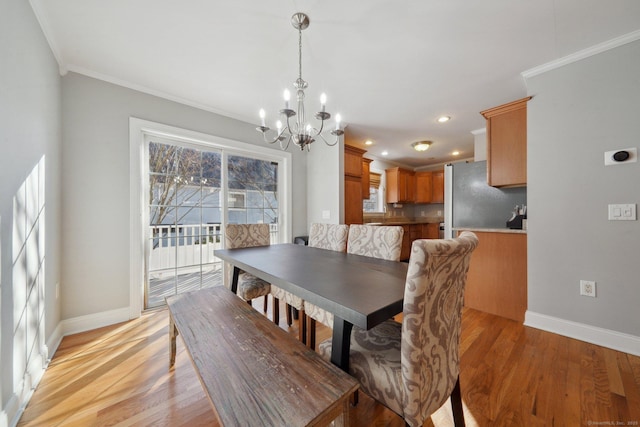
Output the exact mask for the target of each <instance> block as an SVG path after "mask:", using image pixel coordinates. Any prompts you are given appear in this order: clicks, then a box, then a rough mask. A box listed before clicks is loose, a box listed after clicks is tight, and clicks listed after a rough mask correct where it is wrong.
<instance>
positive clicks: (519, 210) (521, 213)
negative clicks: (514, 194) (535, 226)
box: [507, 205, 527, 230]
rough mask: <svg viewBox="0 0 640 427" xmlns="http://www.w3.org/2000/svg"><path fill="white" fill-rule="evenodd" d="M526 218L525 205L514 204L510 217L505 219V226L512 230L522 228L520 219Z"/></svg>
mask: <svg viewBox="0 0 640 427" xmlns="http://www.w3.org/2000/svg"><path fill="white" fill-rule="evenodd" d="M525 219H527V207H526V206H525V205H522V206H520V205H516V207H515V209H514V210H513V212H512V213H511V218H509V219H508V220H507V228H511V229H512V230H522V228H523V227H522V225H523V223H522V221H523V220H525Z"/></svg>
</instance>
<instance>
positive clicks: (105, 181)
mask: <svg viewBox="0 0 640 427" xmlns="http://www.w3.org/2000/svg"><path fill="white" fill-rule="evenodd" d="M62 93H63V102H62V117H63V120H62V122H63V135H64V143H63V172H62V187H63V188H64V193H63V198H62V202H63V206H64V210H63V220H62V228H63V233H64V239H63V248H62V251H63V254H64V258H63V261H62V318H63V319H70V318H74V317H78V316H83V315H89V314H96V313H101V312H105V311H109V310H115V309H120V308H124V307H128V306H129V259H128V256H129V212H130V211H129V208H130V207H129V117H130V116H134V117H137V118H140V119H144V120H150V121H153V122H159V123H163V124H166V125H170V126H175V127H180V128H184V129H188V130H192V131H197V132H202V133H206V134H210V135H216V136H220V137H223V138H228V139H233V140H237V141H242V142H247V143H254V144H256V145H260V146H265V143H264V142H263V141H262V136H261V135H260V134H259V133H258V132H256V130H255V125H253V124H250V123H245V122H241V121H238V120H234V119H230V118H228V117H223V116H220V115H217V114H213V113H209V112H206V111H203V110H199V109H196V108H192V107H188V106H185V105H183V104H178V103H176V102H172V101H168V100H166V99H162V98H158V97H155V96H151V95H148V94H144V93H141V92H137V91H134V90H131V89H127V88H124V87H122V86H117V85H113V84H110V83H107V82H104V81H100V80H96V79H93V78H90V77H86V76H83V75H79V74H74V73H69V74H67V75H66V76H64V77H63V79H62ZM305 155H306V153H300V152H294V153H293V160H292V163H293V191H292V193H293V195H292V198H293V201H292V202H293V212H294V218H293V229H292V232H293V234H294V235H297V234H302V233H305V234H306V229H307V224H306V221H307V218H306V167H305V163H306V158H305Z"/></svg>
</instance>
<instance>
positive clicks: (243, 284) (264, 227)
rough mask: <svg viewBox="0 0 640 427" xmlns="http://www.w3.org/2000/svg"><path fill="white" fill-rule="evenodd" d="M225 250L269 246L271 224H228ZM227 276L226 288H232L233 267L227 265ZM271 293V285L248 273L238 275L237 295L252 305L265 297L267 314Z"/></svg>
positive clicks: (275, 314)
mask: <svg viewBox="0 0 640 427" xmlns="http://www.w3.org/2000/svg"><path fill="white" fill-rule="evenodd" d="M224 238H225V248H227V249H238V248H251V247H254V246H268V245H270V244H271V236H270V234H269V224H228V225H227V226H226V228H225V235H224ZM226 266H227V268H226V271H227V274H226V277H225V286H227V287H228V288H230V287H231V277H232V272H233V266H232V265H231V264H229V263H227V264H226ZM270 292H271V284H269V283H268V282H265V281H264V280H262V279H259V278H257V277H255V276H254V275H252V274H249V273H247V272H246V271H242V270H241V271H240V274H239V275H238V290H237V294H238V296H239V297H240V298H242V299H243V300H245V301H247V302H248V303H249V304H251V300H253V299H254V298H258V297H261V296H263V297H264V312H265V313H266V312H267V297H268V295H269V293H270ZM273 316H274V322H277V320H278V319H277V318H276V317H277V310H276V304H274V311H273Z"/></svg>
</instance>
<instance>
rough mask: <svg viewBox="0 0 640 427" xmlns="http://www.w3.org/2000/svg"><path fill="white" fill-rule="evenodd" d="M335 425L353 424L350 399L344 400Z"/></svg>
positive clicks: (341, 426)
mask: <svg viewBox="0 0 640 427" xmlns="http://www.w3.org/2000/svg"><path fill="white" fill-rule="evenodd" d="M333 425H334V426H335V427H348V426H350V425H351V423H350V420H349V399H343V401H342V413H341V414H340V415H339V416H338V418H336V419H335V420H334V422H333Z"/></svg>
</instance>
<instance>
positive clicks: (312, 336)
mask: <svg viewBox="0 0 640 427" xmlns="http://www.w3.org/2000/svg"><path fill="white" fill-rule="evenodd" d="M307 337H308V340H307V341H309V348H310V349H311V350H315V349H316V319H313V318H311V317H309V327H308V328H307Z"/></svg>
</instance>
